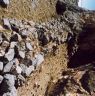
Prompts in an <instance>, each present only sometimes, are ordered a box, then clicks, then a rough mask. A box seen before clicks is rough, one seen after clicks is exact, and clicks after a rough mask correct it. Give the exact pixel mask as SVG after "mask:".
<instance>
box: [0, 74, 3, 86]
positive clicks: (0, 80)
mask: <svg viewBox="0 0 95 96" xmlns="http://www.w3.org/2000/svg"><path fill="white" fill-rule="evenodd" d="M2 81H3V76H1V75H0V84H1V83H2Z"/></svg>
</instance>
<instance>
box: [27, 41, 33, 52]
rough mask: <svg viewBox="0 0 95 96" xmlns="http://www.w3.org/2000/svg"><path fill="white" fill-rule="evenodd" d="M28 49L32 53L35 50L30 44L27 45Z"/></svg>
mask: <svg viewBox="0 0 95 96" xmlns="http://www.w3.org/2000/svg"><path fill="white" fill-rule="evenodd" d="M26 48H27V49H28V50H29V51H32V50H33V47H32V45H31V44H30V43H28V42H27V43H26Z"/></svg>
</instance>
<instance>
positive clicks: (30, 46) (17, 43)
mask: <svg viewBox="0 0 95 96" xmlns="http://www.w3.org/2000/svg"><path fill="white" fill-rule="evenodd" d="M3 22H4V27H5V28H7V29H9V30H11V36H6V35H5V34H4V32H1V33H0V87H1V90H0V95H2V96H17V91H16V87H18V86H21V85H22V84H23V83H24V82H25V78H26V77H28V76H29V75H30V74H31V73H32V72H33V71H34V70H35V69H36V68H37V66H39V65H40V64H41V63H42V62H43V61H44V54H43V53H42V52H40V51H37V47H38V46H37V45H36V44H37V43H34V42H36V41H35V37H36V35H35V33H36V32H35V28H34V27H33V26H34V25H33V23H32V26H31V25H27V24H26V25H25V24H24V23H25V22H23V24H22V23H20V22H19V21H16V20H13V19H10V20H9V19H6V18H4V19H3ZM14 22H15V24H14ZM29 26H31V27H30V30H29V28H28V27H29ZM23 28H25V29H23ZM32 33H33V34H32ZM33 35H34V36H35V37H33ZM32 37H33V38H32ZM33 39H34V40H33Z"/></svg>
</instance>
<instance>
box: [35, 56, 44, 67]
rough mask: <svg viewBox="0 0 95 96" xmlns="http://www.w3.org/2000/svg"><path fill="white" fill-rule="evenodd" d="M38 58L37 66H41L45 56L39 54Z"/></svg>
mask: <svg viewBox="0 0 95 96" xmlns="http://www.w3.org/2000/svg"><path fill="white" fill-rule="evenodd" d="M36 60H37V66H39V65H40V64H41V63H42V62H43V61H44V56H43V55H42V54H37V55H36Z"/></svg>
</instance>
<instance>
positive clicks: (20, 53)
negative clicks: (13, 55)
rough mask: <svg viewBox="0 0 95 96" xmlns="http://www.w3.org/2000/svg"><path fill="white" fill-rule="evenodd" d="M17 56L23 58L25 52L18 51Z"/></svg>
mask: <svg viewBox="0 0 95 96" xmlns="http://www.w3.org/2000/svg"><path fill="white" fill-rule="evenodd" d="M19 56H20V57H21V58H23V59H24V58H25V52H23V51H19Z"/></svg>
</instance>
